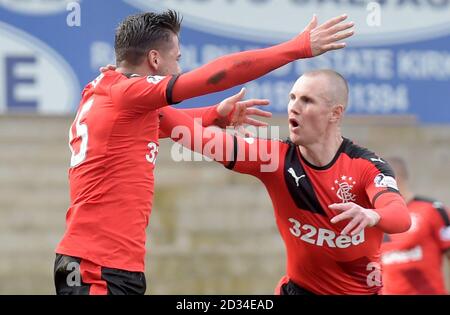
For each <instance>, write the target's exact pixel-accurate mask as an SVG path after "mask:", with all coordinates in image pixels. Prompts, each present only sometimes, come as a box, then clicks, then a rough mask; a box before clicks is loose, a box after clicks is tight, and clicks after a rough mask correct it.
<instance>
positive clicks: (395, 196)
mask: <svg viewBox="0 0 450 315" xmlns="http://www.w3.org/2000/svg"><path fill="white" fill-rule="evenodd" d="M347 100H348V87H347V83H346V81H345V79H344V78H343V77H342V76H341V75H340V74H338V73H336V72H334V71H332V70H318V71H313V72H308V73H305V74H303V75H302V76H301V77H300V78H299V79H298V80H297V82H296V83H295V84H294V86H293V88H292V90H291V92H290V94H289V105H288V114H289V139H288V140H286V141H280V140H265V139H255V138H242V137H237V136H232V135H230V134H227V133H224V132H221V131H217V132H214V131H209V132H207V133H204V134H194V133H193V132H194V126H195V122H194V121H193V120H192V119H191V118H189V117H188V116H186V115H184V114H183V113H173V115H170V117H169V118H168V119H167V120H166V121H165V122H164V124H163V125H162V126H161V128H162V129H163V130H164V131H165V133H166V134H171V130H172V128H173V127H175V126H177V125H180V124H181V125H183V126H187V127H189V129H190V130H191V133H190V134H194V137H191V138H189V137H188V136H183V135H180V134H178V133H173V134H171V137H172V139H173V140H175V141H178V142H180V143H181V144H183V145H184V146H187V147H188V148H193V149H196V150H197V149H199V148H197V147H196V146H194V141H195V142H197V143H198V142H200V141H199V140H201V141H202V143H203V145H204V146H206V145H208V146H209V147H211V141H216V148H215V150H211V149H209V150H208V151H204V150H203V149H204V148H202V151H200V152H201V153H203V154H205V155H208V156H209V157H210V158H213V159H215V160H216V161H219V162H221V163H222V164H224V165H225V166H226V167H227V168H229V169H231V170H234V171H235V172H239V173H243V174H249V175H252V176H255V177H257V178H258V179H260V180H261V181H262V182H263V184H264V185H265V187H266V189H267V191H268V193H269V195H270V197H271V199H272V203H273V207H274V211H275V219H276V223H277V226H278V229H279V232H280V234H281V237H282V239H283V241H284V244H285V248H286V256H287V266H286V276H285V277H283V278H282V280H281V281H280V283H279V285H278V287H277V289H276V293H277V294H285V295H294V294H301V295H312V294H379V293H380V290H381V287H382V282H381V270H380V246H381V242H382V239H383V233H400V232H404V231H406V230H407V229H408V228H409V226H410V223H411V222H410V217H409V214H408V210H407V208H406V205H405V202H404V200H403V199H402V197H401V196H400V194H399V192H398V189H397V184H396V181H395V178H394V173H393V171H392V169H391V168H390V166H389V165H388V163H387V162H386V161H384V160H383V159H381V158H379V157H378V156H377V155H375V154H374V153H372V152H371V151H369V150H367V149H365V148H363V147H360V146H358V145H356V144H354V143H353V142H352V141H351V140H349V139H347V138H344V137H343V136H342V134H341V120H342V118H343V115H344V112H345V109H346V107H347ZM217 139H220V141H219V140H217ZM230 142H231V143H234V145H233V146H230V145H227V143H230ZM230 147H231V148H232V149H229V148H230Z"/></svg>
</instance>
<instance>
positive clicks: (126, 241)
mask: <svg viewBox="0 0 450 315" xmlns="http://www.w3.org/2000/svg"><path fill="white" fill-rule="evenodd" d="M346 18H347V16H345V15H342V16H339V17H336V18H334V19H331V20H329V21H327V22H326V23H324V24H323V25H320V26H317V18H316V17H315V16H314V17H313V20H312V21H311V22H310V23H309V25H308V26H307V28H306V29H305V30H304V32H302V33H301V34H300V35H298V36H296V37H295V38H294V39H292V40H290V41H286V42H284V43H282V44H279V45H276V46H272V47H269V48H265V49H258V50H251V51H245V52H241V53H236V54H232V55H228V56H224V57H221V58H218V59H216V60H213V61H212V62H210V63H208V64H206V65H204V66H202V67H200V68H198V69H196V70H193V71H190V72H187V73H184V74H180V71H181V69H180V67H179V65H178V61H179V59H180V57H181V52H180V45H179V31H180V27H181V18H180V16H179V15H178V14H177V13H176V12H175V11H172V10H168V11H166V12H163V13H159V14H158V13H142V14H137V15H133V16H129V17H127V18H126V19H125V20H124V21H123V22H122V23H121V24H120V25H119V27H118V28H117V30H116V36H115V54H116V62H117V66H118V68H117V71H106V72H105V73H102V74H101V75H100V76H99V77H97V78H96V79H95V80H94V81H92V82H91V83H89V84H88V85H87V86H86V88H85V89H84V90H83V92H82V99H81V102H80V105H79V108H78V112H77V115H76V117H75V120H74V122H73V124H72V126H71V128H70V148H71V151H72V158H71V163H70V169H69V185H70V196H71V198H70V201H71V202H70V206H69V209H68V211H67V216H66V231H65V233H64V236H63V238H62V240H61V242H60V243H59V244H58V246H57V248H56V253H57V256H56V259H55V267H54V280H55V287H56V292H57V293H58V294H144V293H145V290H146V279H145V275H144V271H145V252H146V250H145V242H146V231H145V230H146V228H147V225H148V222H149V217H150V213H151V209H152V203H153V194H154V174H153V172H154V168H155V163H156V156H157V153H158V149H159V142H158V139H159V120H160V116H161V115H162V116H163V121H164V120H165V119H166V116H170V115H166V114H165V113H164V110H160V109H161V108H163V107H167V106H168V105H171V104H176V103H179V102H181V101H183V100H185V99H189V98H193V97H196V96H200V95H204V94H208V93H213V92H217V91H221V90H225V89H227V88H230V87H233V86H235V85H238V84H242V83H245V82H248V81H251V80H253V79H256V78H258V77H260V76H262V75H264V74H266V73H268V72H270V71H272V70H275V69H277V68H279V67H281V66H283V65H285V64H287V63H289V62H292V61H295V60H297V59H301V58H308V57H312V56H316V55H320V54H322V53H324V52H326V51H329V50H335V49H340V48H343V47H345V44H344V43H339V41H340V40H342V39H345V38H348V37H350V36H351V35H353V31H351V30H350V31H349V30H348V29H350V28H351V27H352V26H353V23H341V22H343V21H344V20H345V19H346ZM244 107H245V106H244ZM213 115H215V112H214V111H213ZM77 266H78V267H77ZM74 267H76V269H75V272H78V273H79V277H78V279H79V281H75V280H73V279H72V277H73V271H74Z"/></svg>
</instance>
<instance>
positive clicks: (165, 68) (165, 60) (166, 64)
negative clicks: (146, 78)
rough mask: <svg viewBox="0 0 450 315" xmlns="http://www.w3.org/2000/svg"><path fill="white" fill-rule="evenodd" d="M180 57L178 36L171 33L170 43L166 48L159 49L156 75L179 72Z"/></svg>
mask: <svg viewBox="0 0 450 315" xmlns="http://www.w3.org/2000/svg"><path fill="white" fill-rule="evenodd" d="M180 58H181V52H180V43H179V40H178V36H176V35H175V34H173V36H172V39H171V42H170V44H169V45H168V46H167V47H166V49H164V50H161V51H160V59H159V65H158V73H156V74H157V75H171V74H179V73H180V72H181V68H180V65H179V64H178V62H179V60H180Z"/></svg>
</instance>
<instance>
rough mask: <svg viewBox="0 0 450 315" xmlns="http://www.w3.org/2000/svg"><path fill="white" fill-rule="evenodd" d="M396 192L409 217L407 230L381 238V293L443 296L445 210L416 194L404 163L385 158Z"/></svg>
mask: <svg viewBox="0 0 450 315" xmlns="http://www.w3.org/2000/svg"><path fill="white" fill-rule="evenodd" d="M388 162H389V164H390V165H391V166H392V167H393V169H394V172H395V174H396V178H397V183H398V187H399V189H400V193H401V194H402V195H403V197H404V198H405V201H406V204H407V206H408V209H409V211H410V214H411V222H412V223H411V228H410V229H409V230H408V231H407V232H405V233H400V234H395V235H388V234H386V235H385V238H384V242H383V244H382V247H381V248H382V267H383V283H384V287H383V294H447V293H448V291H447V289H446V288H445V274H444V271H443V264H442V262H443V258H444V259H448V261H449V262H450V220H449V212H448V209H446V208H445V207H444V205H443V204H442V203H441V202H439V201H436V200H433V199H430V198H424V197H421V196H419V195H416V194H415V193H414V192H413V190H412V189H411V187H410V178H409V173H408V169H407V166H406V162H405V160H404V159H403V158H401V157H391V158H389V159H388Z"/></svg>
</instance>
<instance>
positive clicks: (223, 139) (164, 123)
mask: <svg viewBox="0 0 450 315" xmlns="http://www.w3.org/2000/svg"><path fill="white" fill-rule="evenodd" d="M163 115H164V116H163V118H162V119H161V123H160V132H161V133H162V134H163V135H168V136H169V137H170V138H171V139H172V140H174V141H175V142H178V143H179V144H181V145H183V146H184V147H186V148H188V149H190V150H192V151H195V152H198V153H201V154H203V155H204V156H207V157H209V158H211V159H213V160H215V161H217V162H219V163H222V164H224V165H227V164H228V163H229V162H230V161H231V160H232V158H233V141H234V140H233V136H231V135H229V134H227V133H226V132H224V131H222V129H218V128H204V127H203V126H202V125H201V124H200V123H198V122H197V121H196V120H194V119H193V118H192V117H190V116H189V115H187V114H186V113H185V112H183V111H180V110H177V109H175V108H173V107H166V108H164V112H163Z"/></svg>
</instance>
